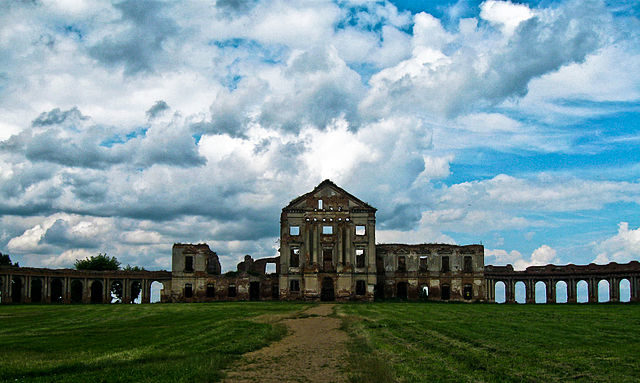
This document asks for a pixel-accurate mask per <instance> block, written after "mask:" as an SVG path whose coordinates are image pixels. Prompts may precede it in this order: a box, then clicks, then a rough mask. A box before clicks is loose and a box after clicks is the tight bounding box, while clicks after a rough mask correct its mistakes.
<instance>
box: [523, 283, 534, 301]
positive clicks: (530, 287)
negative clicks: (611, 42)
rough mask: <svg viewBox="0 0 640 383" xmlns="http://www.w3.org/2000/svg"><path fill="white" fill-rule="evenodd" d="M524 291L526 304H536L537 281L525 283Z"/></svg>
mask: <svg viewBox="0 0 640 383" xmlns="http://www.w3.org/2000/svg"><path fill="white" fill-rule="evenodd" d="M524 290H525V294H524V296H525V298H524V301H525V303H527V304H529V303H536V281H535V280H531V279H529V280H526V281H524Z"/></svg>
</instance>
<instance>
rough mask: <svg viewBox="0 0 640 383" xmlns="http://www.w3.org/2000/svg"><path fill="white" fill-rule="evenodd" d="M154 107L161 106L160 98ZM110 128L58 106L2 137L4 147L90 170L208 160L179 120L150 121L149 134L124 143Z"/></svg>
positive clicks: (40, 159)
mask: <svg viewBox="0 0 640 383" xmlns="http://www.w3.org/2000/svg"><path fill="white" fill-rule="evenodd" d="M154 107H158V108H156V109H157V110H159V109H162V105H161V104H159V103H156V105H154ZM154 107H152V108H151V109H154ZM158 113H159V112H158ZM109 131H110V128H109V127H105V126H100V125H93V124H91V123H90V119H89V118H88V117H85V116H83V115H82V114H81V113H80V111H78V110H77V109H76V108H73V109H70V110H68V111H60V109H58V108H56V109H53V110H51V111H50V112H46V113H42V114H40V116H39V117H38V118H37V119H36V120H35V121H34V123H33V126H32V128H30V129H25V130H24V131H22V132H21V133H19V134H18V135H14V136H12V137H10V138H9V139H8V140H6V141H2V142H0V151H5V152H12V153H14V154H24V156H25V157H26V158H27V159H29V160H30V161H33V162H50V163H55V164H59V165H63V166H69V167H73V168H89V169H107V168H109V167H111V166H113V165H119V164H128V165H132V166H136V167H150V166H153V165H154V164H166V165H170V166H176V167H191V166H201V165H203V164H204V163H205V159H204V158H203V157H201V156H200V155H199V154H198V152H197V146H196V143H195V139H194V138H193V137H192V136H191V134H190V131H189V128H188V127H187V126H186V125H185V124H184V123H182V122H181V121H179V120H178V121H171V122H169V123H158V124H151V125H150V126H148V127H147V128H146V134H144V135H140V136H136V137H131V138H126V140H125V141H124V142H121V141H119V140H114V139H113V138H112V137H111V138H107V137H108V136H107V135H109V136H111V133H109Z"/></svg>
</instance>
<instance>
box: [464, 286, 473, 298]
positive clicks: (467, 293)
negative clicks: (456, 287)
mask: <svg viewBox="0 0 640 383" xmlns="http://www.w3.org/2000/svg"><path fill="white" fill-rule="evenodd" d="M462 295H463V297H464V299H466V300H471V298H473V287H471V285H464V288H463V290H462Z"/></svg>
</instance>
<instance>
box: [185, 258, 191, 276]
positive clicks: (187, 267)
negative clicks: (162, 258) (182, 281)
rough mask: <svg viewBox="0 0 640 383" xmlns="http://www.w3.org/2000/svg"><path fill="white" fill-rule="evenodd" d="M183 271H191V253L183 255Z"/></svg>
mask: <svg viewBox="0 0 640 383" xmlns="http://www.w3.org/2000/svg"><path fill="white" fill-rule="evenodd" d="M184 271H185V273H192V272H193V257H192V256H191V255H187V256H185V257H184Z"/></svg>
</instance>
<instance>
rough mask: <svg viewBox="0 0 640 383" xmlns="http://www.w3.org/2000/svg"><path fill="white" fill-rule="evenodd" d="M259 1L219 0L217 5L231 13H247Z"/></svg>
mask: <svg viewBox="0 0 640 383" xmlns="http://www.w3.org/2000/svg"><path fill="white" fill-rule="evenodd" d="M257 3H258V1H257V0H217V1H216V6H217V7H218V8H220V9H222V10H224V11H229V12H230V13H245V12H247V11H249V10H251V9H252V8H253V7H254V6H255V5H256V4H257Z"/></svg>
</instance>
